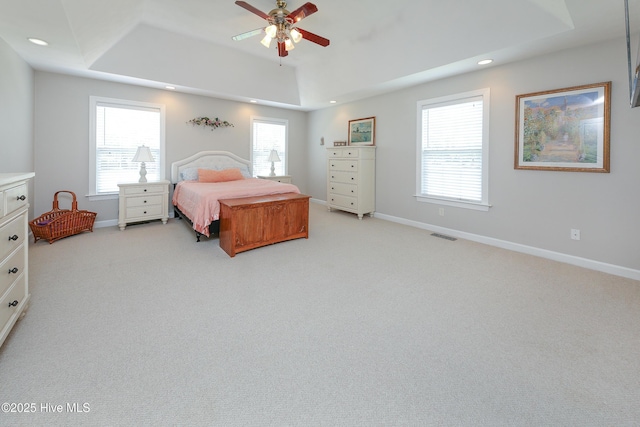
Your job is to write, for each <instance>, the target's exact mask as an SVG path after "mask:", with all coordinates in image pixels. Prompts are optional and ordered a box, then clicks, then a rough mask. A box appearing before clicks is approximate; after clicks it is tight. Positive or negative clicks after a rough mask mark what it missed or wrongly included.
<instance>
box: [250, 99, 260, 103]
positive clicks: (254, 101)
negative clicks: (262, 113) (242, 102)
mask: <svg viewBox="0 0 640 427" xmlns="http://www.w3.org/2000/svg"><path fill="white" fill-rule="evenodd" d="M249 102H250V103H252V104H256V103H257V102H258V101H256V100H255V99H252V100H251V101H249Z"/></svg>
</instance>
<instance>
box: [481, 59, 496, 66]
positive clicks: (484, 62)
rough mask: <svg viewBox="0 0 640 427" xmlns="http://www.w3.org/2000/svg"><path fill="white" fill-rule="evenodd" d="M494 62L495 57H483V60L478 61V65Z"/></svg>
mask: <svg viewBox="0 0 640 427" xmlns="http://www.w3.org/2000/svg"><path fill="white" fill-rule="evenodd" d="M492 62H493V59H483V60H482V61H478V65H487V64H491V63H492Z"/></svg>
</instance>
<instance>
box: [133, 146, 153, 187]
mask: <svg viewBox="0 0 640 427" xmlns="http://www.w3.org/2000/svg"><path fill="white" fill-rule="evenodd" d="M153 161H154V159H153V156H152V155H151V149H149V147H145V146H144V145H141V146H140V147H138V151H136V155H135V156H134V157H133V160H132V162H140V180H139V181H138V182H147V168H146V167H145V165H144V162H153Z"/></svg>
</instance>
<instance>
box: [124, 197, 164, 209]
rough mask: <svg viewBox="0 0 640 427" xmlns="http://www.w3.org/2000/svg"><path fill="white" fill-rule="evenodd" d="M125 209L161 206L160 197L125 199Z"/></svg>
mask: <svg viewBox="0 0 640 427" xmlns="http://www.w3.org/2000/svg"><path fill="white" fill-rule="evenodd" d="M126 203H127V207H128V208H133V207H136V206H151V205H160V204H162V195H161V194H158V195H155V196H153V195H152V196H147V197H127V201H126Z"/></svg>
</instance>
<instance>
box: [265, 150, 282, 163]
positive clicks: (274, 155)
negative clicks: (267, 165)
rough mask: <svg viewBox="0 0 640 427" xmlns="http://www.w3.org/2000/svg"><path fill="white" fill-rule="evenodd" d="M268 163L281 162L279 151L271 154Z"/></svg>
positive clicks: (272, 151)
mask: <svg viewBox="0 0 640 427" xmlns="http://www.w3.org/2000/svg"><path fill="white" fill-rule="evenodd" d="M267 161H268V162H279V161H280V156H278V151H276V150H271V153H269V159H267Z"/></svg>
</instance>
